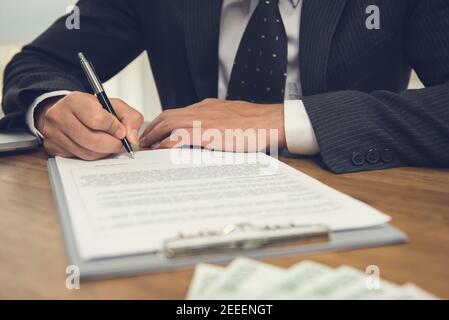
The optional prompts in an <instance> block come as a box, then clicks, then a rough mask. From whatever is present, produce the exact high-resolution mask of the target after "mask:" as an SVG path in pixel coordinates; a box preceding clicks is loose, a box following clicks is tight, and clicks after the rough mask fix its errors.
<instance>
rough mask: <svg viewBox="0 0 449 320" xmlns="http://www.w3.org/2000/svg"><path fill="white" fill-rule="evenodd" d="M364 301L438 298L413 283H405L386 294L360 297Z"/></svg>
mask: <svg viewBox="0 0 449 320" xmlns="http://www.w3.org/2000/svg"><path fill="white" fill-rule="evenodd" d="M362 299H366V300H378V299H381V300H438V299H439V298H438V297H437V296H435V295H433V294H431V293H429V292H427V291H425V290H423V289H421V288H419V287H417V286H416V285H415V284H413V283H407V284H405V285H403V286H400V287H398V288H397V290H395V291H392V292H387V293H386V294H384V295H375V294H370V295H366V296H364V297H362Z"/></svg>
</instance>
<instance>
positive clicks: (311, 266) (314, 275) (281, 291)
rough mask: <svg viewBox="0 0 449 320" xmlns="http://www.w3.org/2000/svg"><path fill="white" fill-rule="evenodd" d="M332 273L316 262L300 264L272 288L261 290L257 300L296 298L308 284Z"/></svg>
mask: <svg viewBox="0 0 449 320" xmlns="http://www.w3.org/2000/svg"><path fill="white" fill-rule="evenodd" d="M331 272H333V269H331V268H329V267H327V266H324V265H322V264H319V263H316V262H312V261H303V262H300V263H298V264H296V265H294V266H293V267H291V268H290V269H288V270H287V273H286V275H285V277H284V278H283V279H281V280H280V281H279V282H277V283H274V284H272V285H271V286H266V287H265V288H264V289H263V290H261V293H260V294H259V295H258V296H257V299H271V300H278V299H279V300H287V299H291V298H292V297H293V296H295V292H298V291H300V290H301V288H302V287H303V286H305V285H306V284H307V283H310V282H311V281H314V280H316V279H319V278H320V277H322V276H324V275H325V274H328V273H331Z"/></svg>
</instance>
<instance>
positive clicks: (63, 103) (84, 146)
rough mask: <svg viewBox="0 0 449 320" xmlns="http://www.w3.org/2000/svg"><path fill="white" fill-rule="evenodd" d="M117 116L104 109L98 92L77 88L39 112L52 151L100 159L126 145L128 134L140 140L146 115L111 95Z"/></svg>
mask: <svg viewBox="0 0 449 320" xmlns="http://www.w3.org/2000/svg"><path fill="white" fill-rule="evenodd" d="M111 103H112V105H113V107H114V110H115V112H116V113H117V117H118V119H117V118H116V117H114V116H113V115H112V114H110V113H108V112H107V111H106V110H104V109H103V108H102V106H101V104H100V103H99V102H98V100H97V99H96V98H95V96H93V95H90V94H87V93H81V92H73V93H70V94H69V95H67V96H65V97H64V98H62V99H60V100H59V101H57V102H56V103H54V104H49V105H45V106H43V107H42V108H41V110H39V111H38V114H37V115H36V121H37V126H36V127H37V129H38V130H39V132H41V133H42V135H43V136H44V148H45V150H46V151H47V152H48V153H49V154H51V155H59V156H63V157H77V158H80V159H84V160H97V159H101V158H105V157H107V156H108V155H110V154H113V153H118V152H120V151H121V149H122V143H121V141H120V140H121V139H123V138H124V137H125V136H126V137H127V138H128V139H129V141H130V143H132V144H136V143H138V141H137V140H138V138H137V135H138V132H139V129H140V127H141V125H142V123H143V117H142V115H141V114H140V113H139V112H138V111H136V110H134V109H133V108H131V107H130V106H129V105H127V104H126V103H125V102H123V101H121V100H119V99H111Z"/></svg>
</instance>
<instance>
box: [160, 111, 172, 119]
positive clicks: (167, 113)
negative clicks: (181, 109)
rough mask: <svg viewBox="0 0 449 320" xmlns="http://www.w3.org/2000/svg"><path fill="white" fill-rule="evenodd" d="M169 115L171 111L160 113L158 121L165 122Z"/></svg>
mask: <svg viewBox="0 0 449 320" xmlns="http://www.w3.org/2000/svg"><path fill="white" fill-rule="evenodd" d="M170 114H171V110H165V111H162V113H161V115H160V119H161V120H162V121H165V120H167V119H169V118H170Z"/></svg>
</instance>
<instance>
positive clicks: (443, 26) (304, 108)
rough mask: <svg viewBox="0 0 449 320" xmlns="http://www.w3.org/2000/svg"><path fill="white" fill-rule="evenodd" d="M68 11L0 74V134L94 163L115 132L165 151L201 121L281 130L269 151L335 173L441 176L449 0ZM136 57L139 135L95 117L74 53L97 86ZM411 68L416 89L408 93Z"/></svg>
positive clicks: (129, 119) (215, 0)
mask: <svg viewBox="0 0 449 320" xmlns="http://www.w3.org/2000/svg"><path fill="white" fill-rule="evenodd" d="M77 5H78V7H79V10H80V14H81V16H80V22H81V25H80V29H75V30H68V29H67V28H66V24H65V20H66V18H65V17H63V18H61V19H60V20H58V21H57V22H56V23H55V24H53V25H52V26H51V27H50V28H49V29H48V30H47V31H45V32H44V33H43V34H42V35H41V36H40V37H38V38H37V39H36V40H35V41H33V42H32V43H31V44H29V45H27V46H25V47H24V48H23V50H22V51H21V52H20V53H19V54H18V55H16V56H15V57H14V58H13V60H12V61H11V63H10V64H9V65H8V67H7V69H6V71H5V81H4V83H5V85H4V101H3V108H4V111H5V114H6V117H5V118H4V119H3V120H2V122H1V123H0V127H3V128H4V129H8V130H15V129H18V128H22V127H24V126H28V127H29V128H30V130H32V132H34V133H35V134H37V135H39V136H40V137H41V138H42V141H43V145H44V147H45V149H46V150H47V151H48V152H49V153H50V154H55V155H62V156H66V157H73V156H75V157H79V158H83V159H88V160H91V159H98V158H102V157H105V156H107V155H108V154H111V153H115V152H118V151H119V150H120V148H121V144H120V139H121V138H123V137H124V136H125V135H126V136H127V137H128V138H129V140H130V141H131V142H132V143H135V144H137V143H139V144H140V145H141V146H144V147H153V148H170V147H173V146H175V144H174V143H175V142H176V141H174V140H173V139H171V138H172V136H171V135H172V133H173V132H175V131H176V130H177V129H184V130H186V131H187V132H192V131H193V130H194V128H193V127H194V126H195V123H201V130H207V129H217V130H218V131H219V132H223V131H224V130H226V129H242V130H246V129H255V130H259V129H265V130H277V132H278V136H277V141H275V142H276V144H277V145H278V146H279V148H287V149H288V150H289V151H290V152H291V153H294V154H300V155H313V156H316V158H317V159H320V162H321V163H322V164H323V165H324V166H325V167H327V168H328V169H329V170H331V171H333V172H336V173H342V172H355V171H362V170H373V169H385V168H392V167H397V166H435V167H443V166H448V165H449V32H448V30H449V2H448V1H447V0H395V1H392V0H302V1H300V0H260V1H259V0H152V1H145V0H141V1H140V0H126V1H125V0H81V1H80V2H79V3H78V4H77ZM370 8H374V9H376V10H374V9H373V10H371V9H370ZM370 10H371V11H370ZM371 14H377V17H374V18H373V19H377V21H376V22H375V23H374V24H373V25H370V24H369V21H367V19H368V20H369V19H371V18H370V15H371ZM144 50H146V52H147V53H148V56H149V59H150V62H151V66H152V70H153V74H154V77H155V81H156V85H157V88H158V92H159V95H160V99H161V103H162V106H163V108H164V110H165V111H164V112H163V113H162V114H161V115H160V116H158V117H157V118H156V119H155V120H154V121H153V122H152V123H151V124H150V125H149V126H148V128H146V130H145V132H144V133H143V135H142V136H141V137H138V135H137V132H138V130H139V128H140V126H141V125H142V116H141V115H140V114H139V113H138V112H136V111H135V110H134V109H133V108H131V107H130V106H128V105H127V104H126V103H125V102H123V101H120V100H113V102H112V103H113V105H114V108H115V109H116V111H117V113H118V118H119V120H120V121H117V120H116V119H114V118H113V117H112V116H111V115H109V114H107V113H106V112H105V111H103V110H102V109H101V106H100V105H99V103H98V102H97V100H96V99H95V97H93V96H92V95H91V94H90V93H89V92H90V90H89V85H88V83H87V82H86V79H85V77H84V75H83V74H82V71H81V68H80V66H79V63H78V60H77V52H78V51H83V52H84V53H86V55H87V56H88V57H89V58H90V60H92V62H93V63H94V65H95V67H96V69H97V73H98V75H99V77H100V78H101V79H102V81H106V80H107V79H109V78H111V77H112V76H114V75H115V74H116V73H118V72H119V71H120V70H121V69H123V68H124V67H125V66H126V65H127V64H128V63H130V62H131V61H132V60H133V59H134V58H135V57H137V56H138V55H139V54H140V53H141V52H143V51H144ZM412 68H413V69H415V70H416V71H417V73H418V75H419V77H420V79H421V80H422V82H423V83H424V84H425V86H426V88H425V89H421V90H406V87H407V84H408V82H409V78H410V72H411V69H412ZM136 85H138V84H136ZM208 142H209V141H201V140H200V141H191V144H200V145H204V144H207V143H208ZM271 143H272V142H267V144H271ZM223 149H226V146H223ZM246 151H252V150H246Z"/></svg>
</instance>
